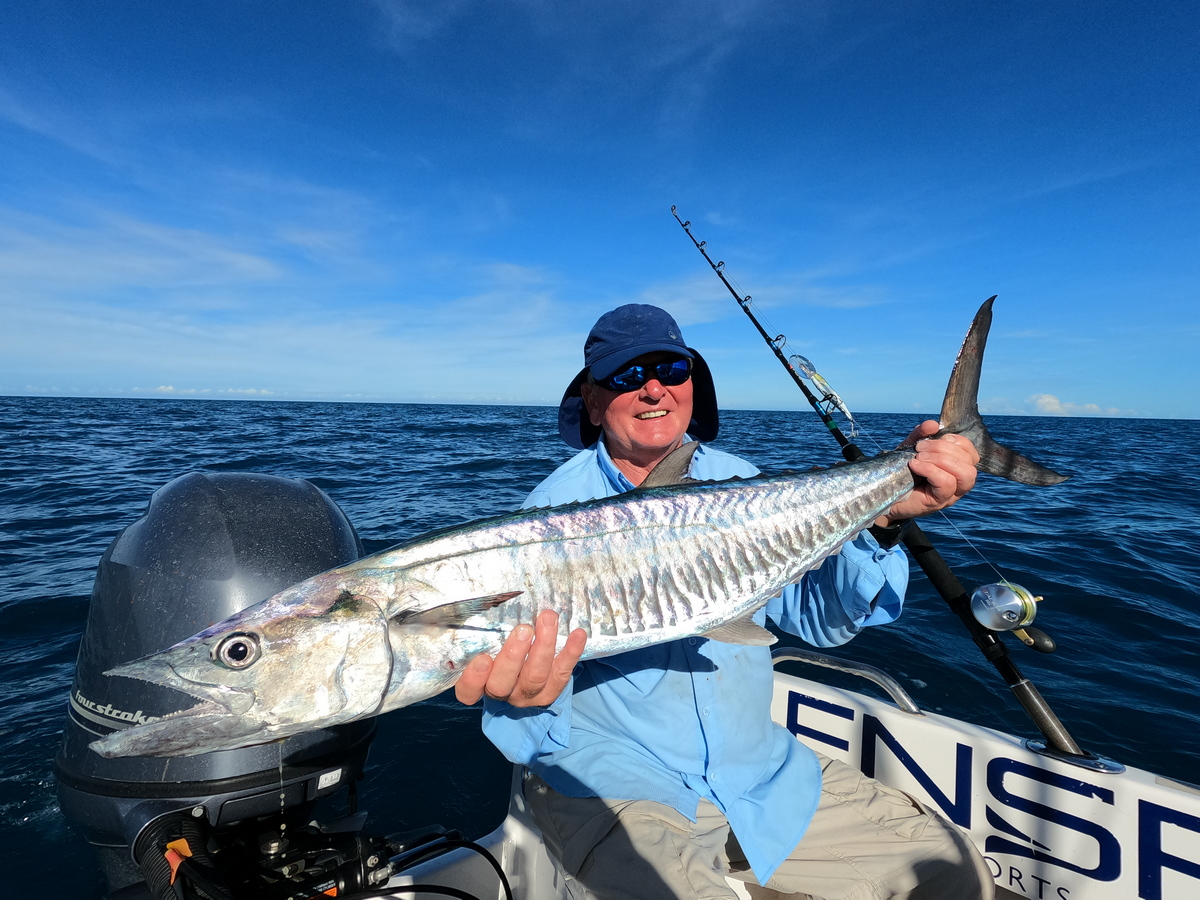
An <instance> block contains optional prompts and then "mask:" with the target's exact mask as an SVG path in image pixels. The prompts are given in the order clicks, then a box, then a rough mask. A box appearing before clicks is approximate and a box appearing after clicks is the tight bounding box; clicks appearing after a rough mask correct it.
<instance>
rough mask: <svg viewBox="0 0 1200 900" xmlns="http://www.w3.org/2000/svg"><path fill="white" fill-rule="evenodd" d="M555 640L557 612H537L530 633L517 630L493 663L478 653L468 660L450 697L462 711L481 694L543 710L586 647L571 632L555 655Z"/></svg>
mask: <svg viewBox="0 0 1200 900" xmlns="http://www.w3.org/2000/svg"><path fill="white" fill-rule="evenodd" d="M557 640H558V613H556V612H553V611H552V610H548V609H547V610H543V611H542V612H541V613H539V614H538V617H537V625H536V629H535V628H534V627H533V626H530V625H518V626H517V627H516V628H514V629H513V632H512V634H510V635H509V636H508V640H506V641H505V642H504V646H503V647H501V648H500V652H499V653H497V654H496V658H495V659H492V657H490V656H488V655H487V654H486V653H481V654H479V656H477V657H475V658H474V659H473V660H471V662H470V663H468V664H467V668H466V669H465V670H464V671H463V673H462V676H461V677H460V678H459V679H458V683H457V684H456V685H455V686H454V695H455V696H456V697H457V698H458V700H459V702H460V703H465V704H466V705H467V706H471V705H473V704H475V703H478V702H479V699H480V698H481V697H483V696H484V695H487V696H488V697H491V698H492V699H493V700H503V701H505V702H507V703H508V704H510V705H511V706H519V707H527V706H549V705H550V704H551V703H553V702H554V701H555V700H556V699H558V695H559V694H561V693H562V691H563V688H565V687H566V686H567V684H568V683H569V682H570V680H571V672H572V671H574V669H575V664H576V663H578V662H579V657H580V656H581V655H582V654H583V648H584V646H585V645H586V644H587V632H586V631H584V630H583V629H582V628H577V629H575V630H574V631H572V632H571V633H570V634H569V635H567V642H566V644H565V645H563V649H562V652H561V653H559V654H557V655H555V653H554V650H555V645H556V643H557Z"/></svg>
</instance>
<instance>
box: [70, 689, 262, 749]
mask: <svg viewBox="0 0 1200 900" xmlns="http://www.w3.org/2000/svg"><path fill="white" fill-rule="evenodd" d="M240 725H242V719H241V717H240V716H236V715H233V714H232V713H230V712H229V710H228V709H226V708H225V707H223V706H221V705H219V704H217V703H212V702H210V701H207V700H206V701H204V702H202V703H198V704H197V705H196V706H193V707H192V708H190V709H181V710H179V711H178V712H173V713H169V714H168V715H165V716H162V717H161V718H158V719H154V720H152V721H149V722H145V723H143V724H141V725H134V726H133V727H132V728H123V729H121V730H119V731H114V732H113V733H112V734H109V735H107V736H105V737H102V738H100V739H99V740H97V741H92V742H91V743H90V744H88V747H89V749H91V750H92V751H94V752H95V753H97V754H98V755H100V756H103V757H104V758H105V759H114V758H117V757H122V756H197V755H199V754H201V753H210V752H212V751H213V750H224V749H233V748H234V747H240V746H243V742H241V741H238V740H237V739H238V738H239V737H241V736H242V734H243V727H239V726H240ZM222 744H225V746H222Z"/></svg>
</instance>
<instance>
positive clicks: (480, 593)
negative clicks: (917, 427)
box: [91, 300, 1064, 757]
mask: <svg viewBox="0 0 1200 900" xmlns="http://www.w3.org/2000/svg"><path fill="white" fill-rule="evenodd" d="M991 303H992V301H991V300H989V301H987V302H986V303H985V304H984V305H983V307H981V309H980V310H979V313H978V314H977V315H976V317H975V320H974V322H973V323H972V325H971V329H970V331H969V332H968V334H967V338H966V340H965V341H964V343H963V347H962V349H961V350H960V351H959V356H958V360H957V362H956V363H955V367H954V372H953V374H952V375H951V378H950V385H949V387H948V389H947V392H946V399H945V403H944V404H943V408H942V419H941V424H942V431H941V432H939V433H942V434H945V433H955V434H963V435H966V436H968V437H969V438H970V439H971V440H972V442H973V443H974V444H975V446H976V448H977V449H978V450H979V452H980V457H981V461H980V463H979V468H980V469H981V470H982V471H985V472H990V473H992V474H996V475H1002V476H1004V477H1006V478H1010V479H1012V480H1014V481H1020V482H1023V483H1026V484H1038V485H1047V484H1056V483H1058V482H1060V481H1063V480H1064V476H1062V475H1058V474H1057V473H1055V472H1052V471H1050V470H1049V469H1045V468H1043V467H1042V466H1039V465H1038V464H1037V463H1034V462H1032V461H1030V460H1028V459H1026V458H1024V457H1022V456H1020V455H1018V454H1016V453H1014V452H1013V451H1011V450H1008V449H1007V448H1004V447H1002V446H1000V445H999V444H997V443H996V442H995V441H993V440H992V439H991V437H990V436H989V435H988V433H987V429H986V428H985V427H984V424H983V422H982V420H981V419H980V418H979V412H978V408H977V406H976V393H977V390H978V386H979V373H980V367H981V363H982V357H983V349H984V344H985V342H986V339H987V332H988V328H989V327H990V324H991ZM696 446H697V445H696V444H694V443H689V444H685V445H684V446H683V447H681V448H680V449H679V450H677V451H675V453H673V454H671V456H669V457H668V458H667V459H665V460H663V462H662V463H660V464H659V466H658V467H657V468H656V469H655V470H654V471H653V472H652V473H651V475H650V477H649V478H648V479H647V481H646V483H645V484H644V485H643V486H642V487H641V488H640V489H638V490H637V491H632V492H629V493H626V494H622V495H618V496H616V497H610V498H606V499H602V500H594V501H589V502H586V503H574V504H569V505H566V506H558V507H551V508H546V509H538V510H525V511H522V512H518V513H513V514H510V515H505V516H500V517H498V518H492V519H485V520H482V521H479V522H474V523H471V524H467V525H462V526H459V527H456V528H451V529H448V530H445V531H441V532H437V533H434V534H431V535H427V536H425V537H422V538H419V539H417V540H415V541H411V542H409V543H405V544H401V545H399V546H397V547H394V548H392V549H390V550H385V551H383V552H382V553H378V554H375V555H373V556H369V557H366V558H364V559H361V560H358V561H357V562H354V563H351V564H350V565H347V566H342V567H340V568H337V569H333V570H331V571H329V572H325V573H324V574H321V575H317V576H315V577H313V578H310V579H308V580H307V581H303V582H301V583H300V584H297V585H295V586H293V587H291V588H288V589H286V590H284V591H282V592H280V593H278V594H276V595H275V596H273V597H270V598H268V599H267V600H264V601H263V602H261V603H259V604H257V605H255V606H252V607H249V608H247V609H245V610H243V611H242V612H239V613H237V614H235V615H233V616H230V617H229V618H227V619H225V620H224V621H222V622H218V623H217V624H215V625H213V626H211V627H210V628H207V629H205V630H204V631H202V632H200V633H199V634H196V635H194V636H193V637H190V638H188V639H186V640H184V641H182V642H180V643H178V644H176V645H175V646H173V647H170V648H169V649H166V650H163V651H161V652H159V653H155V654H152V655H150V656H147V657H144V658H142V659H139V660H135V661H133V662H129V663H126V664H124V665H121V666H118V667H117V668H115V669H112V670H110V671H109V672H108V673H107V674H109V675H114V676H122V677H126V678H138V679H142V680H144V681H150V682H154V683H158V684H162V685H166V686H168V687H171V688H174V689H177V690H180V691H183V692H184V693H187V694H190V695H192V696H194V697H197V698H198V699H200V700H201V701H202V702H201V703H200V704H199V705H197V706H195V707H193V708H191V709H187V710H183V711H181V712H178V713H173V714H171V715H169V716H164V717H162V718H159V719H156V720H154V721H151V722H147V723H145V724H140V725H137V726H134V727H130V728H127V729H124V730H120V731H116V732H114V733H112V734H111V735H108V736H107V737H105V738H103V739H101V740H99V741H96V742H94V743H93V744H91V747H92V748H93V749H94V750H95V751H96V752H98V753H100V754H101V755H103V756H108V757H112V756H190V755H194V754H198V753H207V752H210V751H213V750H226V749H233V748H237V747H243V746H248V745H251V744H260V743H265V742H268V741H273V740H276V739H278V738H283V737H287V736H289V735H293V734H298V733H301V732H304V731H310V730H313V729H317V728H325V727H328V726H330V725H335V724H338V723H342V722H348V721H351V720H354V719H359V718H364V717H367V716H375V715H379V714H380V713H384V712H387V711H389V710H393V709H398V708H400V707H403V706H408V705H409V704H412V703H416V702H418V701H420V700H424V699H426V698H428V697H432V696H433V695H435V694H437V693H440V692H441V691H443V690H445V689H447V688H449V687H450V686H452V685H453V684H454V682H455V681H456V680H457V679H458V677H459V675H460V673H461V672H462V669H463V667H464V666H465V665H466V664H467V662H469V661H470V660H471V659H472V658H473V657H474V656H475V655H477V654H479V653H491V654H494V653H496V652H497V651H498V650H499V649H500V646H501V644H502V643H503V642H504V639H505V638H506V637H507V636H508V635H509V634H510V633H511V631H512V630H513V629H514V628H515V627H516V626H517V625H518V624H520V623H522V622H531V621H533V619H534V617H535V616H536V615H537V613H538V612H539V611H540V610H543V609H553V610H555V611H557V612H558V614H559V616H560V638H559V640H560V645H561V642H562V641H564V640H565V635H566V634H567V633H568V632H569V631H571V630H573V629H575V628H582V629H584V630H585V631H586V632H587V634H588V639H587V648H586V651H585V653H584V658H592V657H601V656H608V655H612V654H615V653H621V652H624V651H627V650H632V649H636V648H639V647H644V646H647V645H649V644H654V643H658V642H662V641H672V640H676V639H679V638H684V637H689V636H694V635H704V636H707V637H710V638H714V639H718V640H728V641H732V642H735V643H746V644H765V643H770V642H771V641H773V640H774V638H773V637H772V636H771V635H770V633H769V632H767V631H766V630H765V629H762V628H760V627H759V626H758V625H756V624H754V623H753V622H752V621H751V620H750V616H751V615H752V614H753V613H754V612H755V611H756V610H757V609H759V607H761V606H763V605H764V604H765V603H766V602H767V601H768V600H769V599H770V598H772V597H774V596H776V595H777V594H779V592H780V591H781V590H782V589H783V588H784V586H786V585H788V584H790V583H792V582H795V581H797V580H798V579H799V578H800V577H801V576H802V575H803V574H804V573H805V572H807V571H809V570H810V569H812V568H815V567H816V566H818V565H820V563H821V562H822V561H823V560H824V559H825V558H826V557H828V556H829V555H830V554H832V553H836V552H837V550H838V549H839V548H840V547H841V546H842V545H843V544H844V543H845V542H846V541H848V540H850V539H852V538H853V537H854V536H855V535H856V534H858V533H859V532H860V531H862V529H863V528H865V527H867V526H868V525H870V524H871V522H872V521H873V520H874V519H875V518H877V517H878V516H879V515H881V514H882V513H884V512H885V511H886V510H887V509H888V508H889V507H891V506H892V504H894V503H895V502H896V501H898V500H900V499H901V498H903V497H904V496H906V495H907V494H908V493H909V492H910V491H911V490H912V488H913V477H912V475H911V473H910V471H909V468H908V463H909V461H910V460H911V459H912V458H913V455H914V450H913V449H912V448H911V447H901V448H899V449H897V450H893V451H888V452H885V453H881V454H880V455H878V456H876V457H874V458H872V459H868V460H863V461H860V462H855V463H849V464H844V465H840V466H836V467H834V468H831V469H824V470H818V471H813V472H807V473H803V474H787V475H777V476H770V477H768V476H759V477H756V478H749V479H732V480H729V481H720V482H690V481H688V479H687V478H686V471H687V468H688V466H689V464H690V461H691V454H692V452H694V450H695V447H696Z"/></svg>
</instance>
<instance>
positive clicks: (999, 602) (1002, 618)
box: [971, 581, 1056, 653]
mask: <svg viewBox="0 0 1200 900" xmlns="http://www.w3.org/2000/svg"><path fill="white" fill-rule="evenodd" d="M1041 600H1042V598H1041V597H1037V596H1034V594H1033V593H1032V592H1031V591H1029V590H1027V589H1026V588H1023V587H1021V586H1020V585H1019V584H1014V583H1013V582H1011V581H998V582H996V583H995V584H985V585H981V586H980V587H977V588H976V589H975V592H974V593H973V594H971V614H972V615H973V616H975V621H977V622H978V623H979V624H980V625H982V626H984V627H985V628H989V629H991V630H992V631H1011V632H1012V633H1013V634H1015V635H1016V636H1017V637H1018V638H1020V639H1021V642H1022V643H1024V644H1025V645H1026V646H1029V647H1032V648H1033V649H1034V650H1037V651H1038V652H1039V653H1053V652H1054V650H1055V647H1056V645H1055V643H1054V638H1052V637H1050V635H1048V634H1046V632H1044V631H1042V630H1041V629H1038V628H1031V627H1029V626H1030V624H1031V623H1032V622H1033V620H1034V618H1035V617H1036V616H1037V604H1038V603H1040V602H1041Z"/></svg>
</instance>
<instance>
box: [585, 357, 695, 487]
mask: <svg viewBox="0 0 1200 900" xmlns="http://www.w3.org/2000/svg"><path fill="white" fill-rule="evenodd" d="M675 359H679V355H678V354H674V353H647V354H646V355H645V356H639V357H638V358H637V359H634V360H631V361H630V363H629V364H630V365H634V364H642V365H651V364H653V363H657V362H664V361H668V360H675ZM580 393H581V394H582V395H583V402H584V403H585V404H586V405H587V410H588V415H589V417H590V418H591V421H592V424H593V425H598V426H600V427H601V428H602V429H604V435H605V443H606V445H607V447H608V452H609V455H610V456H612V457H613V459H621V460H629V461H631V462H633V463H635V464H637V465H653V464H655V463H657V462H658V461H659V460H660V459H662V457H664V456H666V454H668V453H670V452H671V451H672V450H674V449H675V448H676V447H678V446H680V445H681V444H682V443H683V436H684V434H686V433H687V428H688V424H689V423H690V422H691V421H692V380H691V379H690V378H689V379H688V380H687V381H685V382H684V383H683V384H678V385H674V386H669V385H664V384H662V383H661V382H660V381H658V380H657V379H651V380H650V381H647V382H646V383H645V384H644V385H642V386H641V387H640V388H638V389H637V390H633V391H627V392H625V393H623V394H620V393H616V392H615V391H610V390H606V389H605V388H602V387H600V386H599V385H595V384H590V383H588V382H584V383H583V384H582V385H581V386H580Z"/></svg>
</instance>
